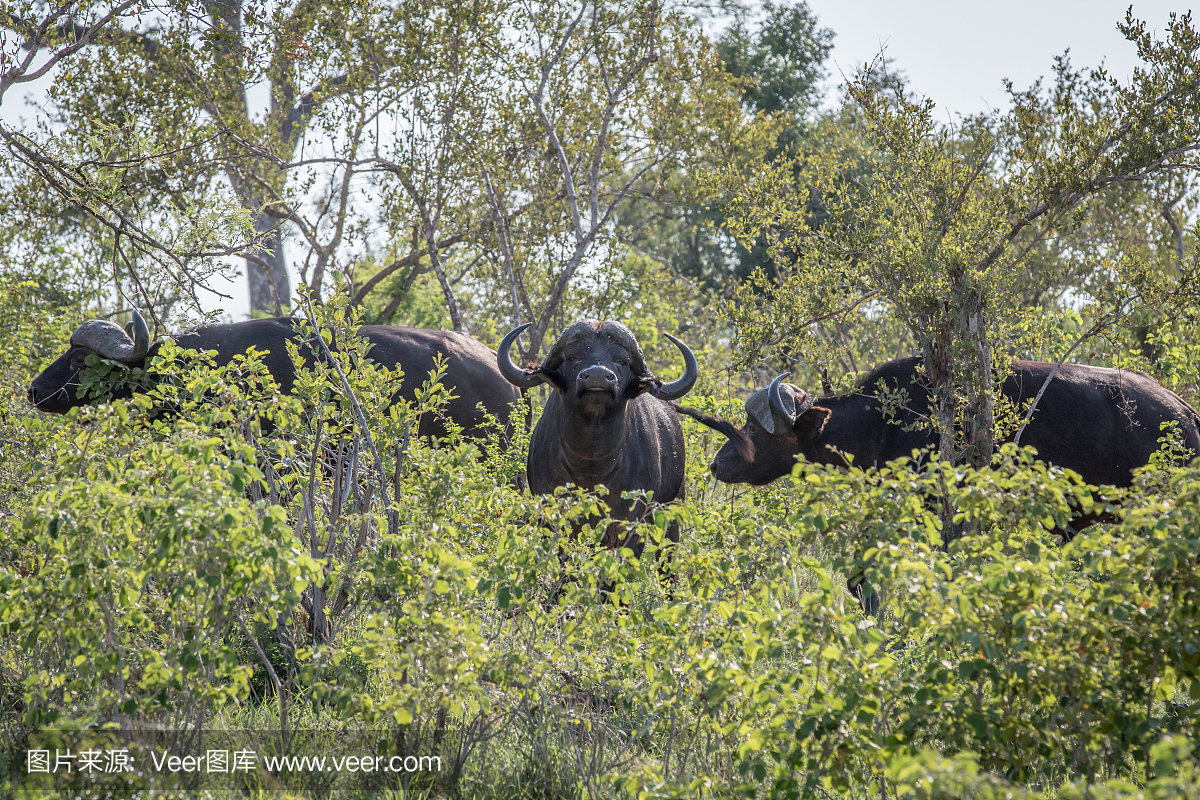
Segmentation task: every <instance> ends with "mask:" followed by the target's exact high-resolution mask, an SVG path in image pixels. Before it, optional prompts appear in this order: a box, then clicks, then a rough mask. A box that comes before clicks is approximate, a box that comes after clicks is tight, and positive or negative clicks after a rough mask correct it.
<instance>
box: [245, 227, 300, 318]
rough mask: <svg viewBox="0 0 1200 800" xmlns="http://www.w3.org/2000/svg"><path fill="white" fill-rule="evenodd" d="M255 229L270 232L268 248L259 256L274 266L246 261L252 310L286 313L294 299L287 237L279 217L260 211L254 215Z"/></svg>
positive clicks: (268, 233)
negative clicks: (285, 252) (285, 250)
mask: <svg viewBox="0 0 1200 800" xmlns="http://www.w3.org/2000/svg"><path fill="white" fill-rule="evenodd" d="M254 230H255V231H257V232H259V233H266V234H267V239H266V249H265V250H263V251H262V252H260V253H259V254H258V258H259V259H260V260H261V261H263V262H264V263H266V264H267V265H268V266H269V267H270V271H269V273H268V271H267V270H264V269H263V267H262V265H261V264H258V263H255V262H254V261H250V260H247V261H246V278H247V280H248V281H249V284H250V312H251V313H253V312H255V311H264V312H266V313H268V314H277V315H282V314H283V313H284V311H285V309H286V307H287V306H288V305H289V304H290V302H291V297H292V285H291V280H290V279H289V278H288V272H287V261H286V260H285V259H284V256H283V239H282V237H281V236H280V230H279V221H278V220H275V219H272V218H271V217H268V216H267V215H266V214H259V215H257V216H255V218H254Z"/></svg>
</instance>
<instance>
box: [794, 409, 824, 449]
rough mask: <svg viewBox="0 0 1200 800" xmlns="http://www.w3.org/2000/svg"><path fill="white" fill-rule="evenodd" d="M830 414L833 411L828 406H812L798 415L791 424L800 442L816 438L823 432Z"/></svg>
mask: <svg viewBox="0 0 1200 800" xmlns="http://www.w3.org/2000/svg"><path fill="white" fill-rule="evenodd" d="M832 416H833V412H832V411H830V410H829V409H828V408H822V407H821V406H813V407H812V408H810V409H809V410H808V411H805V412H804V413H803V414H801V415H800V417H799V419H797V420H796V424H795V425H793V426H792V430H793V431H795V432H796V435H797V436H799V437H800V441H802V442H803V441H810V440H812V439H816V438H817V437H818V436H820V435H821V433H822V432H824V430H825V426H826V425H828V424H829V418H830V417H832Z"/></svg>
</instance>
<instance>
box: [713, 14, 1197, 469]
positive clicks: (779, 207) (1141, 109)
mask: <svg viewBox="0 0 1200 800" xmlns="http://www.w3.org/2000/svg"><path fill="white" fill-rule="evenodd" d="M1121 29H1122V31H1123V32H1124V33H1125V35H1126V36H1127V37H1128V38H1129V39H1130V40H1131V41H1134V42H1135V43H1136V44H1137V46H1138V51H1139V54H1140V56H1141V58H1142V60H1143V62H1144V66H1143V67H1141V68H1139V69H1138V70H1137V71H1136V73H1135V74H1134V76H1133V79H1132V81H1131V83H1130V84H1129V85H1127V86H1124V85H1121V84H1119V83H1118V82H1117V81H1115V80H1114V79H1112V78H1110V77H1109V76H1108V75H1107V74H1105V73H1104V72H1102V71H1095V72H1092V73H1089V74H1087V75H1086V76H1084V75H1081V74H1080V73H1076V72H1073V71H1072V70H1070V69H1069V67H1068V66H1067V65H1066V64H1065V62H1060V64H1059V68H1058V69H1057V71H1056V76H1055V85H1054V89H1053V91H1052V93H1051V95H1050V97H1049V98H1048V99H1043V98H1042V96H1041V95H1040V93H1039V92H1037V91H1036V90H1035V91H1031V92H1026V93H1019V92H1013V93H1012V96H1013V109H1012V110H1011V111H1010V112H1009V113H1008V114H1007V115H1004V116H997V117H981V118H969V119H966V120H963V121H962V122H961V123H960V124H959V125H957V126H939V125H937V124H935V122H934V121H933V114H932V112H933V104H932V103H931V102H930V101H928V100H924V101H921V100H914V99H913V98H911V97H910V96H909V95H908V94H907V93H905V92H904V91H903V89H902V88H901V90H900V91H898V92H894V93H889V92H886V91H880V89H879V87H878V86H876V85H875V84H874V83H873V82H872V81H870V80H869V79H867V78H860V79H859V80H857V81H856V82H855V83H853V84H852V85H851V87H850V94H851V97H852V98H853V100H854V102H855V104H856V106H857V108H858V113H859V114H861V119H862V128H861V130H860V131H854V132H850V131H845V130H844V131H843V132H842V133H841V134H840V135H839V136H836V137H831V138H830V140H827V141H823V142H820V143H819V146H817V147H814V148H813V149H812V150H811V151H809V152H806V153H805V155H804V161H803V163H800V164H788V165H781V166H779V167H777V168H776V169H775V170H773V171H771V172H770V173H769V174H765V175H762V176H758V177H756V179H755V180H753V181H751V182H747V181H744V180H741V179H740V178H738V177H736V176H730V177H731V185H730V187H729V188H730V190H731V192H732V193H733V194H734V195H735V199H734V203H733V206H734V211H733V217H734V220H735V222H734V227H735V230H737V231H738V232H739V234H740V235H741V236H742V237H743V239H744V240H746V239H749V238H750V237H753V236H756V235H758V234H759V233H762V232H765V233H767V234H768V235H770V236H772V237H773V241H772V244H773V247H774V252H775V253H777V254H783V253H785V252H786V253H788V254H790V255H791V261H790V263H789V264H788V266H787V271H786V274H785V275H782V276H781V278H780V280H779V282H778V284H777V285H775V284H774V283H773V282H772V281H771V280H769V279H768V278H767V276H765V275H764V274H762V273H759V275H758V276H756V279H755V281H754V283H753V285H747V286H744V287H742V289H741V290H740V291H739V294H738V302H739V304H738V306H737V308H736V310H735V312H734V321H735V322H736V323H737V324H739V325H740V326H741V334H742V337H743V340H742V343H743V345H744V347H745V348H746V357H747V358H749V357H751V355H752V354H754V353H757V352H759V351H761V350H762V349H764V348H770V347H774V346H778V345H780V344H783V343H786V344H787V345H788V346H790V347H795V348H798V349H800V350H801V351H803V350H804V349H805V348H806V347H808V348H811V341H812V337H813V334H812V331H811V329H812V327H813V326H814V325H815V324H816V323H817V322H818V321H822V320H837V319H847V318H849V317H850V316H851V315H852V314H855V313H859V310H860V309H862V308H864V306H865V307H866V308H868V309H869V310H870V311H869V313H871V314H885V315H890V316H893V317H894V318H896V319H897V320H899V321H900V322H901V323H902V324H903V325H904V326H905V328H907V330H908V331H909V332H910V334H911V335H912V336H913V338H914V339H915V341H916V342H917V343H918V344H919V347H920V349H921V352H922V355H923V359H924V371H925V376H926V379H927V380H928V382H929V385H930V387H931V389H932V391H933V392H934V396H935V402H934V408H935V411H934V418H933V419H931V420H930V421H929V422H930V424H931V425H932V426H934V427H935V428H936V430H938V432H939V434H940V441H941V444H940V454H941V456H942V458H944V459H946V460H948V461H959V460H966V461H967V462H969V463H972V464H977V465H978V464H983V463H986V462H988V461H990V459H991V456H992V452H993V446H994V441H995V435H996V433H995V430H996V421H997V416H998V410H997V407H996V393H995V392H994V387H995V385H996V380H997V375H998V373H999V374H1001V375H1002V374H1003V371H1004V368H1005V366H1004V365H1005V360H1006V358H1007V354H1008V353H1009V352H1010V350H1011V348H1013V347H1015V345H1016V344H1017V342H1018V338H1019V332H1020V325H1019V323H1020V322H1021V318H1020V314H1018V313H1016V312H1015V311H1014V309H1017V308H1018V307H1019V289H1020V287H1022V285H1023V283H1022V280H1021V277H1022V267H1023V264H1024V263H1025V262H1026V259H1027V258H1028V257H1029V255H1030V254H1031V253H1033V252H1035V250H1036V249H1037V246H1038V245H1039V243H1041V242H1044V241H1045V239H1046V237H1047V236H1049V235H1050V233H1051V231H1055V230H1059V229H1064V228H1070V227H1072V226H1075V225H1079V224H1080V220H1081V219H1082V218H1083V216H1084V211H1085V210H1086V204H1087V203H1088V202H1089V201H1091V200H1093V199H1095V198H1097V197H1100V196H1101V195H1102V193H1104V192H1106V191H1109V190H1112V189H1113V188H1114V187H1118V186H1122V185H1130V184H1137V185H1143V186H1144V185H1146V184H1147V182H1148V181H1151V180H1154V179H1155V177H1156V176H1162V175H1167V174H1179V173H1181V172H1194V171H1195V169H1196V167H1195V165H1194V164H1193V163H1191V162H1190V161H1189V159H1188V154H1190V153H1193V152H1195V151H1196V150H1197V149H1200V91H1198V90H1200V86H1198V82H1200V78H1198V75H1200V72H1198V67H1200V37H1198V36H1197V33H1196V31H1195V29H1194V28H1193V27H1192V23H1191V17H1190V15H1184V16H1177V15H1172V17H1171V22H1170V25H1169V26H1168V32H1167V35H1166V38H1165V39H1164V40H1162V41H1158V40H1155V39H1154V38H1153V37H1152V35H1151V34H1149V33H1147V32H1146V30H1145V26H1144V23H1141V22H1138V21H1136V20H1134V19H1133V18H1132V16H1127V17H1126V21H1125V23H1124V24H1122V25H1121ZM853 137H861V138H860V139H859V140H857V141H850V139H851V138H853ZM858 153H865V154H866V157H867V158H868V159H869V161H870V170H868V172H867V173H866V174H865V175H864V174H863V173H862V172H861V171H859V170H858V169H857V165H856V163H855V161H854V158H855V157H856V154H858ZM793 169H796V170H797V172H796V173H795V174H793V172H792V170H793ZM812 192H818V193H820V195H821V198H822V203H823V205H824V206H825V208H826V209H827V210H828V212H829V218H828V219H827V220H825V222H824V223H823V224H822V225H820V226H813V225H811V224H809V222H808V220H807V218H806V215H807V212H806V209H807V203H808V198H809V197H810V196H811V193H812ZM1114 245H1115V246H1117V248H1118V250H1116V251H1114V252H1113V254H1112V255H1110V257H1108V258H1107V259H1106V260H1105V263H1104V268H1105V269H1106V270H1107V271H1108V272H1109V276H1110V281H1109V282H1110V285H1112V286H1113V287H1119V290H1118V291H1117V292H1116V293H1115V294H1113V295H1112V297H1111V298H1106V299H1107V301H1108V303H1109V304H1110V305H1109V306H1108V308H1107V309H1105V310H1104V311H1103V312H1101V313H1100V314H1099V315H1098V320H1100V322H1101V324H1104V321H1106V320H1110V319H1112V318H1114V317H1115V316H1117V315H1121V314H1126V313H1128V311H1129V309H1130V308H1131V307H1134V306H1162V305H1164V304H1166V303H1171V302H1174V303H1178V302H1181V301H1183V300H1184V299H1186V298H1187V297H1191V296H1194V287H1193V284H1192V281H1193V278H1194V276H1195V274H1196V272H1197V269H1200V264H1198V263H1197V261H1196V258H1195V256H1194V255H1193V257H1192V259H1191V260H1190V261H1189V262H1187V263H1172V264H1168V265H1166V266H1165V267H1164V266H1163V265H1162V264H1161V263H1147V262H1146V261H1144V260H1137V259H1134V258H1131V257H1130V258H1122V257H1118V256H1117V255H1116V253H1117V252H1119V242H1115V243H1114ZM1093 332H1094V331H1093ZM1064 357H1065V356H1064Z"/></svg>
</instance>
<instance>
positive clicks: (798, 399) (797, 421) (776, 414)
mask: <svg viewBox="0 0 1200 800" xmlns="http://www.w3.org/2000/svg"><path fill="white" fill-rule="evenodd" d="M790 374H791V373H788V372H785V373H783V374H782V375H778V376H776V377H775V380H773V381H771V385H770V386H768V387H767V388H765V389H759V390H758V391H757V392H755V393H754V394H752V395H750V399H748V400H747V401H746V425H745V427H743V428H736V427H734V426H733V425H730V424H729V423H728V422H725V421H724V420H716V419H711V418H701V416H699V415H696V414H691V416H693V417H695V418H696V419H698V420H699V421H700V422H703V423H704V424H706V425H708V426H709V427H711V428H715V429H716V430H718V431H721V433H724V434H725V435H726V436H727V437H729V441H728V442H726V443H725V444H724V446H722V447H721V449H720V450H719V451H718V452H717V455H716V458H714V459H713V462H712V464H711V465H710V466H709V469H711V470H712V473H713V475H714V476H715V477H716V479H717V480H719V481H721V482H722V483H749V484H751V485H752V486H763V485H765V484H768V483H770V482H771V481H773V480H775V479H776V478H779V477H782V476H784V475H788V474H790V473H791V471H792V467H793V466H794V465H795V463H796V456H798V455H800V454H801V453H810V452H812V451H813V450H815V447H814V445H815V444H816V443H817V440H818V437H819V436H820V435H821V433H822V431H824V430H825V424H826V423H827V422H828V421H829V416H830V412H829V409H826V408H821V407H820V406H814V405H813V401H814V398H813V397H812V395H810V394H808V393H807V392H805V391H804V390H803V389H799V388H797V387H795V386H793V385H792V384H790V383H783V379H784V378H786V377H787V376H788V375H790Z"/></svg>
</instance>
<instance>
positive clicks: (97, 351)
mask: <svg viewBox="0 0 1200 800" xmlns="http://www.w3.org/2000/svg"><path fill="white" fill-rule="evenodd" d="M298 324H299V321H298V320H296V319H293V318H291V317H275V318H272V319H252V320H247V321H245V322H234V323H229V324H223V325H205V326H203V327H199V328H196V329H195V330H192V331H188V332H187V333H183V334H180V335H179V336H177V337H175V340H176V342H177V343H178V344H179V346H180V347H182V348H186V349H191V350H215V351H216V356H215V357H214V361H215V363H216V365H217V366H224V365H226V364H229V363H230V362H231V361H232V360H233V357H234V356H236V355H239V354H242V353H245V352H246V350H247V349H249V348H250V347H255V348H257V349H258V350H259V351H260V352H263V353H265V355H264V356H263V363H264V364H265V365H266V367H267V369H268V370H269V371H270V373H271V376H272V377H273V378H274V379H275V382H276V383H278V384H279V389H280V391H281V392H283V393H284V394H288V393H290V392H291V390H292V386H293V384H294V383H295V379H296V374H295V367H294V366H293V364H292V359H291V357H290V356H289V355H288V352H287V346H286V343H287V342H288V341H289V340H290V341H295V342H296V344H297V345H298V346H299V348H300V353H301V355H303V356H304V358H305V361H306V362H309V363H313V362H315V361H316V360H317V356H316V355H315V354H314V353H313V350H312V349H311V348H310V347H309V346H308V345H307V344H305V343H304V342H303V341H302V340H301V339H300V337H299V332H298V330H297V325H298ZM358 335H359V336H362V337H364V338H365V339H367V340H368V341H369V342H371V345H372V346H371V348H370V350H369V351H368V352H369V355H370V357H371V359H372V360H373V361H375V362H376V363H379V364H382V365H384V366H387V367H389V368H395V367H400V368H401V369H402V370H403V371H404V374H405V381H404V383H403V384H402V388H401V390H400V392H399V394H398V398H404V399H406V400H412V399H413V398H414V396H415V393H416V390H417V388H418V387H420V385H421V383H422V381H423V376H425V375H427V374H428V373H429V371H430V370H431V369H433V366H434V358H435V356H437V355H438V354H441V356H442V358H443V359H444V361H445V364H446V372H445V375H444V376H443V378H442V384H443V385H444V386H446V387H447V388H448V389H450V390H451V393H452V394H454V395H457V396H456V397H455V398H454V399H452V400H450V401H449V403H448V404H447V406H446V416H447V417H448V418H449V419H450V420H453V421H454V422H455V423H456V424H457V425H460V426H461V427H462V428H463V432H464V435H466V436H468V437H471V438H481V437H483V436H484V435H485V434H486V430H485V427H484V425H485V423H484V411H482V410H480V406H481V405H482V408H483V409H484V410H486V411H487V412H488V413H490V414H491V415H493V416H494V417H496V419H498V420H500V421H501V423H504V422H507V421H508V419H509V414H510V410H511V407H512V404H513V403H515V402H516V401H517V400H518V399H520V396H521V393H520V392H519V391H518V390H517V389H516V388H514V387H513V386H512V385H511V384H510V383H509V382H508V381H506V380H505V379H504V376H503V375H501V374H500V371H499V370H498V369H497V367H496V354H495V353H494V352H493V351H492V350H490V349H489V348H487V347H486V346H484V345H483V344H481V343H480V342H478V341H476V340H475V339H472V338H471V337H470V336H466V335H464V334H461V333H454V332H453V331H433V330H424V329H421V328H403V327H399V326H396V325H363V326H362V327H360V328H359V329H358ZM158 348H159V345H158V343H151V341H150V331H149V328H148V327H147V326H146V322H145V320H144V319H143V318H142V315H141V314H140V313H139V312H138V311H137V309H134V311H133V321H132V322H131V323H129V324H128V325H127V326H126V327H125V328H124V329H122V328H121V326H120V325H117V324H116V323H113V322H110V321H108V320H91V321H89V322H85V323H84V324H83V325H80V326H79V328H78V329H76V331H75V332H74V333H73V334H72V335H71V341H70V346H69V347H68V349H67V352H65V353H63V354H62V355H61V356H59V358H58V359H57V360H55V361H54V362H53V363H52V364H50V366H48V367H46V369H45V370H43V371H42V374H40V375H38V376H37V378H35V379H34V381H33V383H32V384H31V385H30V386H29V393H28V394H29V402H30V403H32V404H33V406H34V407H35V408H37V409H38V410H40V411H45V412H48V413H52V414H63V413H66V412H67V411H68V410H69V409H71V408H73V407H75V406H81V405H86V404H87V402H88V401H87V400H85V399H81V398H79V397H78V396H77V395H78V390H79V376H80V374H81V373H82V372H83V370H84V369H85V368H86V363H85V362H86V359H87V357H88V356H89V355H96V356H100V357H101V358H107V359H110V360H113V361H120V362H122V363H124V364H128V365H130V366H133V367H144V366H145V365H146V362H147V361H148V360H149V359H151V358H153V357H154V356H155V355H156V354H157V352H158ZM120 392H121V393H123V394H124V396H126V397H127V396H129V394H130V393H131V392H132V388H131V387H128V386H127V387H125V388H124V389H122V390H120ZM417 434H418V435H419V436H429V435H434V436H445V435H446V427H445V425H444V423H443V422H442V420H441V419H440V418H438V417H437V416H436V415H430V414H426V415H425V416H423V417H422V419H421V424H420V429H419V430H418V431H417Z"/></svg>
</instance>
